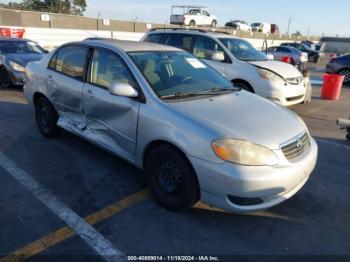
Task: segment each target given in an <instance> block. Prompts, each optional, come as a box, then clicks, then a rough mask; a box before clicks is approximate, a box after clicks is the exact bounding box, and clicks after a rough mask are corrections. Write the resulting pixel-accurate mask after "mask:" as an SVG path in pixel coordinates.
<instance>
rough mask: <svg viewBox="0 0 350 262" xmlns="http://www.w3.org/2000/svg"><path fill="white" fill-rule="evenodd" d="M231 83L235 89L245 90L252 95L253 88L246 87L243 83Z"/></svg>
mask: <svg viewBox="0 0 350 262" xmlns="http://www.w3.org/2000/svg"><path fill="white" fill-rule="evenodd" d="M232 83H233V85H234V86H236V87H239V88H241V89H244V90H246V91H248V92H251V93H254V90H253V88H252V87H251V86H250V85H248V84H246V83H244V82H234V81H233V82H232Z"/></svg>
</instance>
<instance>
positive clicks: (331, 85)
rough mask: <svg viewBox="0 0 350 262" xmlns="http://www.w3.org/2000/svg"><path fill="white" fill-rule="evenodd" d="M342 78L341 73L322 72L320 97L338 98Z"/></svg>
mask: <svg viewBox="0 0 350 262" xmlns="http://www.w3.org/2000/svg"><path fill="white" fill-rule="evenodd" d="M344 78H345V76H343V75H337V74H324V75H323V87H322V92H321V98H322V99H328V100H339V97H340V92H341V87H342V85H343V81H344Z"/></svg>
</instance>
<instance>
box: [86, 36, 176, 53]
mask: <svg viewBox="0 0 350 262" xmlns="http://www.w3.org/2000/svg"><path fill="white" fill-rule="evenodd" d="M82 43H89V44H92V45H96V44H103V45H108V46H110V47H116V48H120V49H122V50H124V51H125V52H140V51H182V50H181V49H178V48H176V47H172V46H166V45H160V44H155V43H149V42H137V41H126V40H116V39H96V40H91V39H88V40H85V41H82Z"/></svg>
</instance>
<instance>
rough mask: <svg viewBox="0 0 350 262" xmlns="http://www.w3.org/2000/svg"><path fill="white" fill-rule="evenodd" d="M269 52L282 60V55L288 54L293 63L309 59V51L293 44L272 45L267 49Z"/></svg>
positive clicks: (276, 58)
mask: <svg viewBox="0 0 350 262" xmlns="http://www.w3.org/2000/svg"><path fill="white" fill-rule="evenodd" d="M267 53H268V54H270V55H273V57H274V59H275V60H278V61H281V60H282V57H284V56H288V57H290V59H291V64H292V65H300V64H302V63H307V61H308V55H307V53H304V52H301V51H300V50H298V49H296V48H294V47H291V46H272V47H269V48H268V49H267Z"/></svg>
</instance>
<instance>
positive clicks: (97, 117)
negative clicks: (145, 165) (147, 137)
mask: <svg viewBox="0 0 350 262" xmlns="http://www.w3.org/2000/svg"><path fill="white" fill-rule="evenodd" d="M83 101H84V102H83V108H84V113H85V117H86V123H87V126H86V128H85V129H84V131H83V134H82V135H83V136H85V137H86V138H88V139H89V140H92V141H94V142H95V143H97V144H99V145H101V146H103V147H104V148H106V149H108V150H109V151H112V152H114V153H116V154H118V155H120V156H122V157H124V158H126V159H127V160H129V161H130V162H132V163H134V162H135V150H136V140H137V139H136V131H137V124H138V113H139V108H140V103H139V102H138V101H137V100H135V99H131V98H127V97H120V96H114V95H111V94H110V93H109V92H108V90H107V89H104V88H101V87H98V86H94V85H91V84H86V85H85V87H84V92H83Z"/></svg>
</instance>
